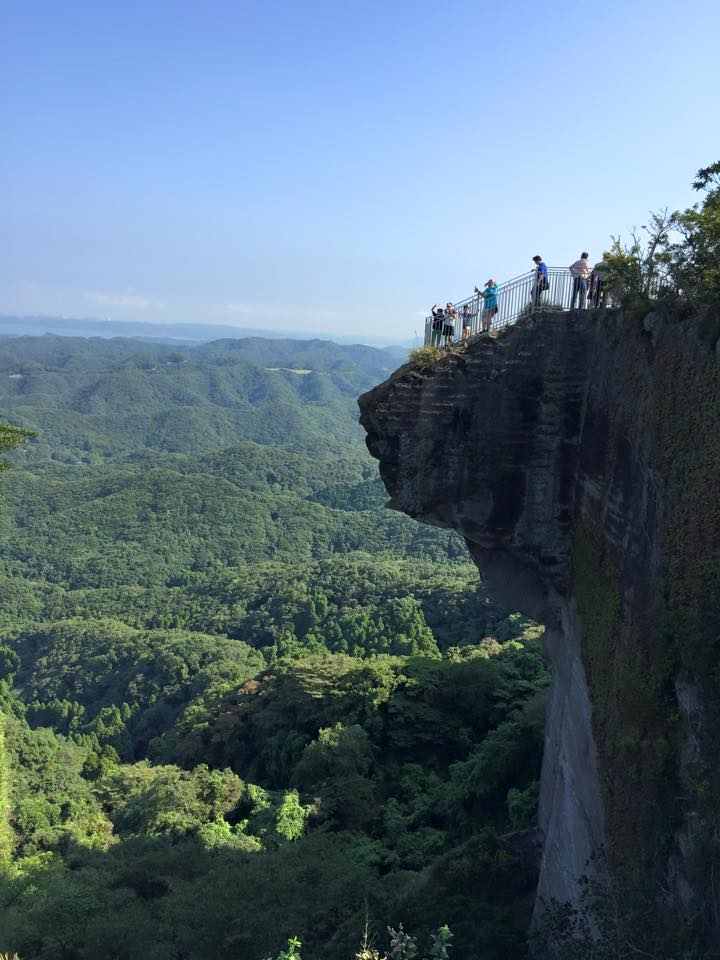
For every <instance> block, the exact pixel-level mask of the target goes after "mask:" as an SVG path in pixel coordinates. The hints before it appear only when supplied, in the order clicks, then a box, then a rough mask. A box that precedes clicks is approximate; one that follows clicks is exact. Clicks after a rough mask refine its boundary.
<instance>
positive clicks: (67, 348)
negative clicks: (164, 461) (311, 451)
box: [0, 335, 396, 462]
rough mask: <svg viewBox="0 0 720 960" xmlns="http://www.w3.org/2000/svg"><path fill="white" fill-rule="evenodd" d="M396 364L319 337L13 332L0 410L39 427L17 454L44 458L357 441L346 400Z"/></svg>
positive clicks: (0, 367)
mask: <svg viewBox="0 0 720 960" xmlns="http://www.w3.org/2000/svg"><path fill="white" fill-rule="evenodd" d="M395 366H396V360H394V359H393V357H392V356H391V355H389V354H388V352H387V351H385V350H378V349H377V348H374V347H368V346H364V345H360V344H355V345H347V346H345V345H340V344H336V343H333V342H331V341H329V340H288V339H277V340H268V339H265V338H259V337H246V338H244V339H227V340H216V341H211V342H209V343H202V344H192V345H183V344H176V345H172V346H169V345H167V344H159V343H152V342H148V341H139V340H133V339H129V338H114V339H103V338H99V337H94V338H80V337H57V336H54V335H45V336H42V337H15V338H10V339H7V340H5V341H3V344H2V350H0V411H2V416H3V417H4V419H5V420H7V421H8V422H12V423H15V424H17V425H20V426H23V427H26V428H28V429H31V430H35V431H37V432H38V434H39V439H38V441H37V442H36V443H33V444H31V445H29V446H28V447H27V448H26V450H25V451H23V452H21V453H18V454H17V457H18V458H20V459H22V458H24V457H29V458H30V459H36V458H37V457H40V458H44V457H46V456H47V454H48V452H49V450H48V448H47V444H48V443H50V442H51V443H52V448H53V457H54V459H63V460H65V461H66V462H73V461H78V462H97V460H98V459H100V460H107V459H116V458H117V457H118V456H121V457H122V456H125V455H127V454H128V453H130V452H134V451H137V450H138V448H141V449H142V448H145V449H151V450H155V451H162V452H168V453H172V452H175V453H178V452H202V451H210V450H214V449H218V448H222V447H226V446H231V445H233V444H236V443H237V442H238V441H253V442H256V443H265V444H267V443H269V444H273V445H277V446H281V447H285V448H287V449H294V450H299V449H307V448H308V447H313V446H317V444H320V445H321V446H327V445H328V444H331V445H332V444H333V443H336V442H337V441H343V442H347V441H350V442H352V443H356V444H358V443H360V441H361V435H360V434H359V432H358V430H357V427H356V423H357V413H356V408H355V397H356V396H357V395H358V394H359V393H361V392H363V391H365V390H367V389H369V388H370V387H371V386H373V384H375V383H377V382H378V381H380V380H383V379H385V378H386V377H387V376H388V374H389V373H390V372H391V370H392V369H393V368H394V367H395ZM300 374H302V375H300ZM49 438H52V440H51V441H50V439H49Z"/></svg>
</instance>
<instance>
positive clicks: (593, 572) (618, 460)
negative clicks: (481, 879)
mask: <svg viewBox="0 0 720 960" xmlns="http://www.w3.org/2000/svg"><path fill="white" fill-rule="evenodd" d="M713 347H714V344H713V345H710V344H707V343H705V342H704V341H703V338H702V336H701V331H698V329H697V328H696V326H694V325H692V324H690V323H688V322H686V323H685V325H682V324H680V322H679V321H674V320H673V319H672V318H671V317H664V316H662V315H657V314H656V315H654V316H653V317H652V318H651V319H650V320H649V321H648V322H646V323H645V324H644V323H643V319H642V317H634V318H631V317H628V316H624V315H623V314H622V313H620V312H601V313H592V314H591V313H588V312H586V313H570V314H568V313H563V314H553V313H545V314H542V315H541V316H540V317H539V318H538V319H537V321H532V320H525V321H522V322H521V323H519V324H517V325H516V326H515V327H513V328H511V329H509V330H507V331H505V332H504V333H502V334H501V335H499V336H498V337H491V338H484V339H482V340H479V341H477V342H475V343H472V344H471V345H470V346H468V347H467V349H465V350H464V351H462V352H461V351H458V352H451V353H449V354H448V355H446V356H443V357H442V358H441V359H440V360H438V361H437V362H436V363H434V364H433V365H432V367H430V368H429V369H427V370H425V371H421V370H417V369H414V368H413V367H412V366H411V365H406V366H404V367H402V368H401V369H400V370H398V371H397V372H396V373H395V374H393V376H392V377H391V378H390V379H389V380H387V381H386V382H385V383H383V384H381V385H380V386H378V387H376V388H375V389H374V390H372V391H370V392H369V393H367V394H365V395H364V396H363V397H361V398H360V401H359V403H360V408H361V423H362V425H363V426H364V427H365V430H366V431H367V445H368V449H369V450H370V452H371V453H372V455H373V456H374V457H376V458H377V459H378V461H379V464H380V473H381V476H382V478H383V481H384V483H385V486H386V487H387V490H388V493H389V494H390V501H389V506H390V507H391V508H393V509H396V510H401V511H403V512H404V513H407V514H409V515H410V516H412V517H414V518H416V519H418V520H421V521H423V522H425V523H431V524H435V525H438V526H442V527H451V528H453V529H455V530H457V531H458V532H459V533H461V534H462V536H463V537H464V538H465V540H466V542H467V546H468V549H469V551H470V553H471V555H472V557H473V559H474V560H475V562H476V563H477V565H478V568H479V570H480V572H481V575H482V577H483V578H484V579H485V580H486V582H487V584H488V586H489V588H490V591H491V593H492V594H493V595H494V596H495V598H496V599H497V601H498V602H499V603H501V604H503V605H504V606H505V607H507V608H509V609H517V610H521V611H523V612H525V613H527V614H529V615H530V616H532V617H534V618H535V619H537V620H539V621H541V622H543V623H544V624H545V625H546V644H547V650H548V654H549V656H550V659H551V661H552V666H553V678H554V679H553V684H552V690H551V695H550V703H549V709H548V716H547V729H546V738H545V757H544V764H543V772H542V785H541V797H540V840H541V848H542V860H541V869H540V880H539V891H538V893H539V899H540V900H541V901H544V900H546V899H547V898H549V897H555V898H558V899H561V900H571V901H572V900H576V899H577V898H578V895H579V887H578V882H579V880H580V878H581V877H582V876H583V875H586V874H587V873H588V872H592V870H593V869H594V867H593V864H594V863H597V862H598V861H597V859H596V857H597V854H598V853H599V852H600V851H602V850H603V849H606V850H608V851H609V856H610V862H611V863H612V865H613V867H614V869H617V870H622V869H625V868H628V869H630V867H631V866H632V865H635V867H638V865H640V864H642V869H643V870H651V871H654V873H653V876H654V877H655V878H656V880H657V883H658V885H661V884H663V883H666V884H669V885H670V887H671V896H672V898H673V899H674V901H677V904H678V906H679V909H680V908H684V909H686V910H701V911H702V910H704V911H706V912H707V909H708V904H707V903H706V902H704V901H705V900H706V899H707V894H706V893H703V889H704V880H703V876H704V873H705V871H704V868H703V867H702V865H701V864H700V863H699V860H698V856H696V850H697V844H698V842H699V841H698V836H695V835H694V833H693V828H692V827H691V824H692V823H693V822H695V821H694V820H693V818H697V817H698V816H699V815H700V814H701V811H700V807H701V806H703V803H704V801H702V799H699V792H698V790H697V789H695V788H694V787H691V785H690V783H689V780H690V777H689V775H688V764H690V763H692V764H693V765H694V769H696V768H697V767H698V765H699V764H701V762H705V761H707V759H708V757H709V756H710V755H711V753H712V750H713V749H714V747H713V742H712V741H713V736H712V735H711V733H710V731H711V730H712V729H714V727H713V723H712V722H711V719H712V718H711V715H712V714H714V707H712V706H711V704H710V701H711V700H712V698H713V697H714V696H715V692H716V691H715V687H714V686H713V684H712V683H711V682H710V681H708V678H707V675H706V668H705V667H704V666H702V663H703V662H704V660H707V661H708V662H710V661H712V658H713V653H714V647H713V640H712V637H711V634H712V624H713V623H715V622H716V621H715V620H713V619H712V618H713V616H716V615H717V612H718V606H719V604H718V601H717V597H718V594H717V593H715V594H714V593H713V591H715V590H716V588H720V581H718V579H717V577H718V570H720V556H719V555H718V552H717V549H718V544H719V543H720V509H719V508H718V502H719V500H720V498H719V497H718V487H717V486H715V487H714V489H711V490H707V489H706V487H705V485H706V484H711V485H712V484H716V483H720V432H718V422H720V391H719V388H718V371H717V361H716V358H715V351H714V349H713ZM688 403H690V404H692V405H694V409H693V410H692V411H690V412H689V411H688V410H687V409H685V407H686V405H687V404H688ZM698 406H699V407H700V409H698ZM716 417H717V419H716ZM683 476H684V477H685V482H684V481H683ZM693 498H696V502H695V503H693V502H692V500H693ZM700 498H701V499H700ZM703 511H704V519H702V520H701V519H700V516H701V515H702V513H703ZM678 531H680V533H681V534H682V538H681V539H682V542H681V543H677V542H674V543H673V544H672V546H671V547H670V548H669V546H668V538H672V539H674V540H677V539H678V537H679V533H678ZM716 535H717V536H716ZM683 567H684V569H683ZM688 610H691V613H690V616H691V619H692V622H693V623H694V624H695V625H696V628H697V630H699V632H700V637H697V636H696V637H695V640H696V641H697V645H698V652H697V655H695V654H693V655H689V653H688V644H689V643H690V636H689V634H688V625H687V623H685V619H684V618H685V614H686V613H687V611H688ZM708 618H710V619H709V620H708ZM700 649H701V651H702V652H700ZM713 682H714V681H713ZM716 699H717V700H720V697H717V698H716ZM690 704H692V706H689V705H690ZM691 714H692V716H691ZM701 717H703V718H704V719H702V720H701V719H699V718H701ZM699 727H702V728H703V729H702V731H701V732H698V728H699ZM691 728H692V729H691ZM693 730H694V732H693ZM703 737H706V738H709V739H706V742H701V741H702V740H703ZM692 744H694V746H693V745H692ZM704 775H705V774H704ZM707 778H708V779H707V785H708V789H709V791H710V794H713V792H714V791H715V792H717V794H718V795H720V785H715V783H714V779H713V774H712V773H710V772H707ZM706 793H707V791H706ZM706 807H707V804H705V808H706ZM705 813H707V810H705ZM705 813H703V814H702V815H703V816H704V815H705ZM648 865H649V866H648ZM638 869H639V867H638ZM705 879H707V877H705ZM700 901H703V903H702V904H701V903H700ZM708 922H711V921H708Z"/></svg>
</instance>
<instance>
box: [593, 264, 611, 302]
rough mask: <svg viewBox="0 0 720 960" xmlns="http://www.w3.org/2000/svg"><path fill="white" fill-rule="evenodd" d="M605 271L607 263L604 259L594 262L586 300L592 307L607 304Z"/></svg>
mask: <svg viewBox="0 0 720 960" xmlns="http://www.w3.org/2000/svg"><path fill="white" fill-rule="evenodd" d="M607 271H608V265H607V263H605V261H604V260H601V261H600V263H596V264H595V266H594V267H593V269H592V273H591V274H590V291H589V293H588V300H589V301H590V303H591V305H592V306H593V307H596V308H597V307H605V306H607V295H608V291H607Z"/></svg>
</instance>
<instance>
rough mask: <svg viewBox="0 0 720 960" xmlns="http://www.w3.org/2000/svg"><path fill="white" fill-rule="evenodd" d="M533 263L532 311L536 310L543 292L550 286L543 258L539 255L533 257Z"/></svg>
mask: <svg viewBox="0 0 720 960" xmlns="http://www.w3.org/2000/svg"><path fill="white" fill-rule="evenodd" d="M533 263H534V264H535V281H534V283H533V291H532V305H533V310H537V309H538V308H539V307H540V304H541V303H542V295H543V293H544V291H545V290H547V289H548V287H549V286H550V284H549V282H548V271H547V267H546V266H545V263H544V261H543V258H542V257H541V256H540V254H537V256H535V257H533Z"/></svg>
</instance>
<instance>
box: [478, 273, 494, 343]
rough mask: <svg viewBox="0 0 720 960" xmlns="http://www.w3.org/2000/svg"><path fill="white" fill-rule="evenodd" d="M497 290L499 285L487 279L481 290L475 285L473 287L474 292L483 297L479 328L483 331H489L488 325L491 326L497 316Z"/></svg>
mask: <svg viewBox="0 0 720 960" xmlns="http://www.w3.org/2000/svg"><path fill="white" fill-rule="evenodd" d="M499 292H500V287H499V286H498V285H497V284H496V283H495V281H494V280H488V282H487V283H486V284H485V289H484V290H483V291H480V290H478V288H477V287H475V293H479V294H480V296H481V297H482V298H483V309H482V323H481V330H482V332H483V333H489V332H490V327H491V326H492V323H493V320H494V319H495V317H496V316H497V312H498V293H499Z"/></svg>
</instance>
